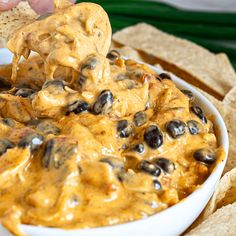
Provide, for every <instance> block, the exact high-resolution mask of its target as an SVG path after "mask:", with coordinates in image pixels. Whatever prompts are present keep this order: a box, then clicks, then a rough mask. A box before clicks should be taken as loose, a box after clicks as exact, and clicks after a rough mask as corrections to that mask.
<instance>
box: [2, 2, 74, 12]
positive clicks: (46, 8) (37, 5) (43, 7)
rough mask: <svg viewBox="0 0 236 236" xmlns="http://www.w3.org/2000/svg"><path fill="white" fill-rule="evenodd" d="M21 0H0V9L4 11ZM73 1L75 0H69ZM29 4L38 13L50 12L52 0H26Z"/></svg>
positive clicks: (52, 4)
mask: <svg viewBox="0 0 236 236" xmlns="http://www.w3.org/2000/svg"><path fill="white" fill-rule="evenodd" d="M20 1H21V0H0V11H6V10H9V9H11V8H13V7H15V6H16V5H17V4H18V3H19V2H20ZM70 1H71V2H72V3H75V0H70ZM28 2H29V4H30V6H31V7H32V8H33V9H34V10H35V11H36V12H37V13H38V14H40V15H42V14H44V13H47V12H52V11H53V7H54V0H28Z"/></svg>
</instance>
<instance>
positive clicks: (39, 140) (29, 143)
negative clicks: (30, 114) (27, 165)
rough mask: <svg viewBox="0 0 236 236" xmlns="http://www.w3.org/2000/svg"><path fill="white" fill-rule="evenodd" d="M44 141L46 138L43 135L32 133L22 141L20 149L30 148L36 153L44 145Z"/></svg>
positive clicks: (19, 145)
mask: <svg viewBox="0 0 236 236" xmlns="http://www.w3.org/2000/svg"><path fill="white" fill-rule="evenodd" d="M43 141H44V137H43V136H42V135H41V134H37V133H32V134H29V135H27V136H26V137H24V138H23V139H22V140H20V142H19V143H18V147H21V148H26V147H29V148H30V150H31V151H36V150H37V149H38V148H39V147H40V146H41V145H42V144H43Z"/></svg>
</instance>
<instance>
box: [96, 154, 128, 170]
mask: <svg viewBox="0 0 236 236" xmlns="http://www.w3.org/2000/svg"><path fill="white" fill-rule="evenodd" d="M100 162H104V163H107V164H109V165H110V166H111V167H112V169H114V170H116V171H122V170H123V169H124V162H123V161H122V160H120V159H119V158H115V157H105V158H102V159H101V160H100Z"/></svg>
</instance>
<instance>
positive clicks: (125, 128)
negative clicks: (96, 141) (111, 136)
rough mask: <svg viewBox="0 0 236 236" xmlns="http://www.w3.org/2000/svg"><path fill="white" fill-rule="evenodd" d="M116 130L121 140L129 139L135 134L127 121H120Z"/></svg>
mask: <svg viewBox="0 0 236 236" xmlns="http://www.w3.org/2000/svg"><path fill="white" fill-rule="evenodd" d="M116 129H117V132H118V134H119V136H120V137H121V138H128V137H129V136H130V135H131V134H132V132H133V126H132V124H131V123H130V122H128V121H127V120H119V121H118V122H117V126H116Z"/></svg>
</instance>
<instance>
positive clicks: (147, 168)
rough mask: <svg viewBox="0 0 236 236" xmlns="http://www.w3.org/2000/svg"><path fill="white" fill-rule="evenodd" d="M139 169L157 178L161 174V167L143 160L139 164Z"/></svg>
mask: <svg viewBox="0 0 236 236" xmlns="http://www.w3.org/2000/svg"><path fill="white" fill-rule="evenodd" d="M139 169H140V170H142V171H144V172H146V173H148V174H150V175H153V176H156V177H158V176H159V175H160V174H161V169H160V167H159V166H157V165H155V164H153V163H151V162H150V161H147V160H143V161H141V162H140V163H139Z"/></svg>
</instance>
